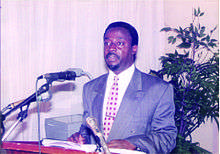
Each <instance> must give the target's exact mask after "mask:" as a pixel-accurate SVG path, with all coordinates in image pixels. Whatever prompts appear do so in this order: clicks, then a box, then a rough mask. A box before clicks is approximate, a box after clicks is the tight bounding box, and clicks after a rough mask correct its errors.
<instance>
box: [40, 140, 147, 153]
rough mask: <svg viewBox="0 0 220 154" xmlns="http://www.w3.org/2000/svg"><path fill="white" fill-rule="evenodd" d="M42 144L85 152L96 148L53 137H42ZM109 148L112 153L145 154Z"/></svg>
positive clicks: (93, 150)
mask: <svg viewBox="0 0 220 154" xmlns="http://www.w3.org/2000/svg"><path fill="white" fill-rule="evenodd" d="M42 144H43V145H44V146H48V147H62V148H66V149H73V150H81V151H85V152H95V150H96V148H97V147H96V145H95V144H77V143H73V142H70V141H61V140H53V139H43V141H42ZM109 150H110V152H112V153H119V154H145V153H144V152H140V151H134V150H127V149H113V148H109Z"/></svg>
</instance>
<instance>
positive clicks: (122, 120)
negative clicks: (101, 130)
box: [107, 69, 144, 141]
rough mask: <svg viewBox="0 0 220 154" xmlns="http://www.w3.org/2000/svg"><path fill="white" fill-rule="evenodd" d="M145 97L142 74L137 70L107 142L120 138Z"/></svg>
mask: <svg viewBox="0 0 220 154" xmlns="http://www.w3.org/2000/svg"><path fill="white" fill-rule="evenodd" d="M143 96H144V92H143V91H142V82H141V72H139V71H138V70H137V69H135V71H134V75H133V77H132V79H131V81H130V83H129V85H128V88H127V90H126V92H125V95H124V97H123V99H122V102H121V105H120V108H119V110H118V113H117V117H116V119H115V121H114V123H113V126H112V128H111V132H110V134H109V137H108V140H107V141H110V140H111V139H114V138H115V137H116V136H117V138H120V133H121V132H123V131H124V129H126V128H127V125H128V124H129V119H131V118H132V117H133V114H134V113H135V111H136V109H137V107H138V104H139V103H140V102H141V100H142V98H143Z"/></svg>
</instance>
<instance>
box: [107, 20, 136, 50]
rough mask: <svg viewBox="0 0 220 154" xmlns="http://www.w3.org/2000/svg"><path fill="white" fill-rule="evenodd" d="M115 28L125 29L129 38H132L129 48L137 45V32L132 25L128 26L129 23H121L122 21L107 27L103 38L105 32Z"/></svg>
mask: <svg viewBox="0 0 220 154" xmlns="http://www.w3.org/2000/svg"><path fill="white" fill-rule="evenodd" d="M115 27H122V28H125V29H126V30H128V32H129V34H130V35H131V38H132V42H131V46H133V45H138V32H137V30H136V29H135V28H134V27H133V26H132V25H130V24H129V23H126V22H123V21H117V22H113V23H111V24H110V25H108V27H107V28H106V30H105V33H104V37H105V34H106V32H107V31H108V30H109V29H111V28H115Z"/></svg>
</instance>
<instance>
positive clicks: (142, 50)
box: [1, 0, 165, 141]
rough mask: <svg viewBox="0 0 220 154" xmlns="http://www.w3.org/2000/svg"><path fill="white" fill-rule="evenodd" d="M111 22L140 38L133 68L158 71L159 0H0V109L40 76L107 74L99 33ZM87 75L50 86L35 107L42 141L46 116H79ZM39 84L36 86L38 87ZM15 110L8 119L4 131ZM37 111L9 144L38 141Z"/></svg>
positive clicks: (27, 90)
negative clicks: (44, 98) (124, 25)
mask: <svg viewBox="0 0 220 154" xmlns="http://www.w3.org/2000/svg"><path fill="white" fill-rule="evenodd" d="M114 21H126V22H129V23H131V24H132V25H134V26H135V27H136V28H137V30H138V32H139V36H140V41H139V49H138V55H137V61H136V65H137V67H138V68H139V69H141V70H142V71H144V72H148V71H149V70H150V69H154V70H157V69H159V67H160V63H159V60H158V59H159V57H160V56H161V55H163V52H164V51H163V49H164V43H165V39H164V36H163V34H162V33H160V29H161V28H162V27H163V26H164V17H163V0H160V1H154V0H148V1H147V0H136V1H134V0H126V1H123V0H121V1H119V0H103V1H101V0H2V1H1V29H2V30H1V32H2V34H1V45H2V49H1V106H2V108H3V107H5V106H6V105H7V104H9V103H12V102H15V101H18V100H21V99H25V98H27V97H28V96H30V95H31V94H32V93H34V92H35V82H36V78H37V77H38V76H39V75H41V74H44V73H49V72H59V71H65V70H66V69H68V68H81V69H83V70H84V71H86V72H89V73H90V74H91V75H92V76H93V77H98V76H99V75H101V74H103V73H105V72H107V71H106V68H105V64H104V59H103V42H102V38H103V33H104V30H105V28H106V27H107V25H108V24H109V23H111V22H114ZM87 81H89V79H88V78H87V77H80V78H77V79H76V80H75V81H69V82H67V81H65V82H62V83H60V82H55V83H53V85H52V87H51V89H52V92H53V97H52V99H51V100H50V101H48V102H46V103H41V104H40V111H41V112H40V117H41V121H40V123H41V137H42V138H44V137H45V128H44V120H45V118H49V117H56V116H64V115H72V114H78V113H82V98H81V94H82V87H83V84H84V83H85V82H87ZM39 86H40V85H39ZM17 113H18V111H16V112H14V113H13V114H11V115H10V116H9V117H7V121H6V122H5V126H6V129H8V128H10V126H11V125H12V124H13V123H14V122H15V119H16V116H17ZM37 139H38V137H37V109H36V103H32V104H31V106H30V109H29V113H28V117H27V119H25V120H24V121H23V123H22V124H21V125H19V126H18V128H16V130H14V131H13V132H12V134H11V135H10V136H9V137H8V140H25V141H28V140H37Z"/></svg>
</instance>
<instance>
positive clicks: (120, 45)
mask: <svg viewBox="0 0 220 154" xmlns="http://www.w3.org/2000/svg"><path fill="white" fill-rule="evenodd" d="M124 44H125V43H124V42H117V46H118V47H123V46H124Z"/></svg>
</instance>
